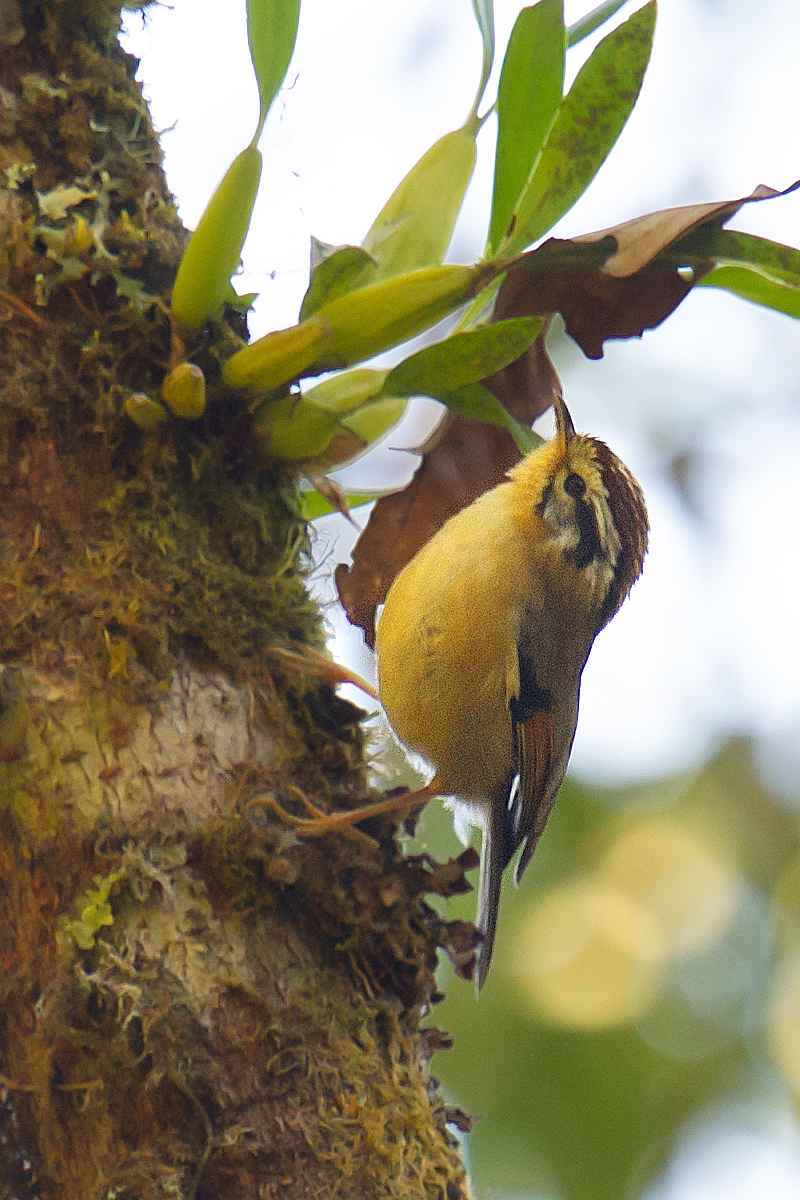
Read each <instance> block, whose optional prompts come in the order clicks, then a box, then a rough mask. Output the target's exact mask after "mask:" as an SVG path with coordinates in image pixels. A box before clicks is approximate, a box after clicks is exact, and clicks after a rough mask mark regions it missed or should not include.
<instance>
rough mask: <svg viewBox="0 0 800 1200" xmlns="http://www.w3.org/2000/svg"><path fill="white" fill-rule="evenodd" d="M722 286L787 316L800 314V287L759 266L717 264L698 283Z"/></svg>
mask: <svg viewBox="0 0 800 1200" xmlns="http://www.w3.org/2000/svg"><path fill="white" fill-rule="evenodd" d="M697 286H698V287H713V288H722V289H724V290H725V291H726V292H732V293H733V294H734V296H739V297H740V298H741V299H742V300H750V301H751V302H752V303H753V304H760V305H761V306H762V308H773V309H775V310H776V311H777V312H782V313H786V314H787V316H790V317H796V318H800V287H797V286H794V287H793V286H792V285H791V284H788V283H784V282H783V281H782V280H779V279H775V278H773V277H772V276H770V275H766V274H765V273H764V272H763V271H759V270H758V268H757V267H748V266H741V267H733V266H727V267H715V268H714V270H713V271H710V272H709V274H708V275H706V276H704V277H703V279H701V280H700V282H699V283H698V285H697Z"/></svg>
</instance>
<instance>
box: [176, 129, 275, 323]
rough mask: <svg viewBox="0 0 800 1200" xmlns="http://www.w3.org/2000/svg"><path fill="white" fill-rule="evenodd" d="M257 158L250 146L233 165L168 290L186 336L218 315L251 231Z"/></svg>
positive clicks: (187, 248) (257, 155)
mask: <svg viewBox="0 0 800 1200" xmlns="http://www.w3.org/2000/svg"><path fill="white" fill-rule="evenodd" d="M260 178H261V154H260V152H259V151H258V150H257V149H256V148H255V147H254V146H248V147H247V149H246V150H243V151H242V153H241V154H239V155H238V156H237V157H236V158H235V159H234V160H233V162H232V163H231V165H230V167H229V168H228V170H227V171H226V173H225V175H224V177H223V179H222V181H221V183H220V184H219V186H218V187H217V190H216V191H215V192H214V195H213V196H212V197H211V199H210V200H209V202H208V204H207V205H206V209H205V211H204V213H203V215H202V217H201V218H200V221H199V224H198V226H197V228H196V229H195V231H194V233H193V234H192V236H191V239H190V241H189V245H188V246H187V247H186V250H185V252H184V255H183V258H182V259H181V265H180V267H179V268H178V274H177V276H176V278H175V284H174V287H173V289H172V313H173V315H174V317H175V318H176V319H177V321H178V322H179V324H180V325H181V326H182V327H183V329H184V330H186V332H187V333H189V334H195V333H198V332H199V331H200V330H201V329H202V327H203V325H204V324H205V322H206V321H208V320H209V319H210V318H211V317H214V316H216V315H217V314H218V312H219V310H220V308H221V307H222V304H223V302H224V300H225V296H226V294H227V290H228V285H229V283H230V278H231V275H233V273H234V271H235V270H236V268H237V267H238V265H239V260H240V258H241V254H242V246H243V245H244V240H245V238H246V237H247V231H248V229H249V228H250V218H251V216H252V214H253V204H254V203H255V198H256V192H257V191H258V183H259V179H260Z"/></svg>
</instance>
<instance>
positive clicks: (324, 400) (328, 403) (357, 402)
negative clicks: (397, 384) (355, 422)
mask: <svg viewBox="0 0 800 1200" xmlns="http://www.w3.org/2000/svg"><path fill="white" fill-rule="evenodd" d="M388 374H389V372H388V371H371V370H370V369H369V367H357V368H356V369H355V370H354V371H343V372H342V373H341V374H339V375H332V376H331V377H330V379H324V380H323V381H322V383H318V384H317V385H316V387H312V388H309V389H308V391H307V392H304V393H303V394H304V396H305V398H306V399H307V400H310V401H311V402H312V403H313V404H317V405H319V407H320V408H325V409H327V410H328V411H329V412H333V413H338V414H340V415H341V414H344V413H349V412H352V411H353V409H356V408H360V407H361V405H362V404H366V403H367V401H369V400H372V399H374V398H375V397H376V396H379V395H380V392H381V389H382V387H383V384H384V380H385V379H386V376H387V375H388Z"/></svg>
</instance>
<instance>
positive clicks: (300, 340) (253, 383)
mask: <svg viewBox="0 0 800 1200" xmlns="http://www.w3.org/2000/svg"><path fill="white" fill-rule="evenodd" d="M332 344H333V333H332V331H331V327H330V325H329V324H328V322H327V321H323V320H321V319H320V317H319V316H314V317H309V318H308V320H307V321H301V323H300V324H299V325H291V326H290V327H289V328H288V329H277V330H275V332H274V333H268V334H267V335H266V336H265V337H263V338H259V339H258V341H257V342H251V344H250V345H249V346H245V347H244V349H242V350H239V351H237V353H236V354H234V355H233V356H232V357H231V358H229V359H228V361H227V362H226V364H225V367H224V369H223V372H222V378H223V380H224V382H225V383H227V384H228V385H229V386H230V387H235V388H248V389H249V390H251V391H259V392H270V391H273V390H275V389H276V388H279V387H281V386H282V385H283V384H285V383H289V382H290V380H292V379H296V378H298V377H299V376H300V375H302V374H303V372H304V371H306V370H307V368H309V367H311V366H312V365H313V364H314V363H317V362H320V361H322V360H323V358H324V357H325V355H326V353H327V352H329V351H330V349H331V346H332Z"/></svg>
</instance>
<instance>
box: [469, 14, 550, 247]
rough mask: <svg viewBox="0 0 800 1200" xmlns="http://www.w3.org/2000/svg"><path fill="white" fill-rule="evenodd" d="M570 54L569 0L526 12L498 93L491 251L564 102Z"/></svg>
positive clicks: (519, 19)
mask: <svg viewBox="0 0 800 1200" xmlns="http://www.w3.org/2000/svg"><path fill="white" fill-rule="evenodd" d="M565 50H566V41H565V31H564V4H563V0H540V2H539V3H538V4H534V5H533V7H532V8H523V10H522V12H521V13H520V14H519V16H518V17H517V21H516V24H515V25H514V29H513V31H512V33H511V37H510V39H509V42H508V48H507V50H506V54H505V58H504V59H503V70H502V73H501V75H500V85H499V87H498V90H497V105H496V108H497V155H496V158H495V165H494V193H493V195H492V215H491V219H490V223H489V240H488V247H487V248H488V251H489V252H490V253H491V251H492V250H494V249H495V248H496V247H497V245H498V244H499V242H500V240H501V238H502V237H503V235H504V234H505V232H506V230H507V229H508V226H509V223H510V221H511V215H512V213H513V212H514V208H515V206H516V202H517V200H518V199H519V195H520V192H521V191H522V189H523V187H524V186H525V184H526V183H527V181H528V176H529V175H530V172H531V168H532V166H533V163H534V160H535V158H536V155H537V154H538V153H539V151H540V150H541V148H542V145H543V143H544V140H545V137H546V136H547V131H548V129H549V128H550V126H551V124H552V122H553V117H554V116H555V115H556V112H557V111H558V107H559V105H560V104H561V95H562V91H563V88H564V57H565Z"/></svg>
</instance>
